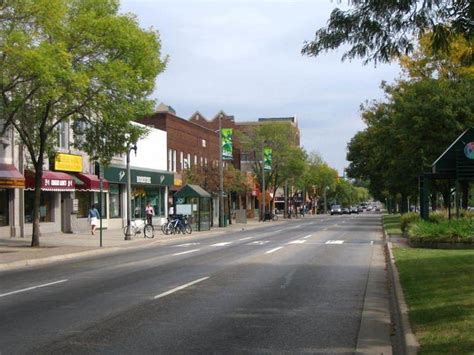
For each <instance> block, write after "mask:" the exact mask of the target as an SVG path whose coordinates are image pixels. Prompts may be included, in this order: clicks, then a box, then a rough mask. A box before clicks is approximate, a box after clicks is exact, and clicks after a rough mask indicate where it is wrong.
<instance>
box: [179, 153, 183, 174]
mask: <svg viewBox="0 0 474 355" xmlns="http://www.w3.org/2000/svg"><path fill="white" fill-rule="evenodd" d="M179 163H180V168H181V170H183V169H184V153H183V152H181V153H179Z"/></svg>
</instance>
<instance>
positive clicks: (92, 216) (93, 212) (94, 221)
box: [88, 204, 100, 235]
mask: <svg viewBox="0 0 474 355" xmlns="http://www.w3.org/2000/svg"><path fill="white" fill-rule="evenodd" d="M88 218H89V221H90V223H91V234H92V235H94V234H95V230H96V229H97V226H98V225H99V218H100V214H99V210H98V209H97V204H93V205H92V207H91V209H90V210H89V215H88Z"/></svg>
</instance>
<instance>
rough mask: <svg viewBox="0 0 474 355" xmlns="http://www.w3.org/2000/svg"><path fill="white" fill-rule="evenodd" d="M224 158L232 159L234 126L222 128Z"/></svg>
mask: <svg viewBox="0 0 474 355" xmlns="http://www.w3.org/2000/svg"><path fill="white" fill-rule="evenodd" d="M221 138H222V159H224V160H232V159H233V158H232V128H222V129H221Z"/></svg>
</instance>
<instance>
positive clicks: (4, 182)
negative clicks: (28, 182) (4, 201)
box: [0, 179, 25, 189]
mask: <svg viewBox="0 0 474 355" xmlns="http://www.w3.org/2000/svg"><path fill="white" fill-rule="evenodd" d="M0 188H2V189H24V188H25V179H0Z"/></svg>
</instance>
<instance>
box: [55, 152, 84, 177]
mask: <svg viewBox="0 0 474 355" xmlns="http://www.w3.org/2000/svg"><path fill="white" fill-rule="evenodd" d="M54 170H60V171H74V172H77V173H80V172H82V156H80V155H74V154H66V153H56V156H55V158H54Z"/></svg>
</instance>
